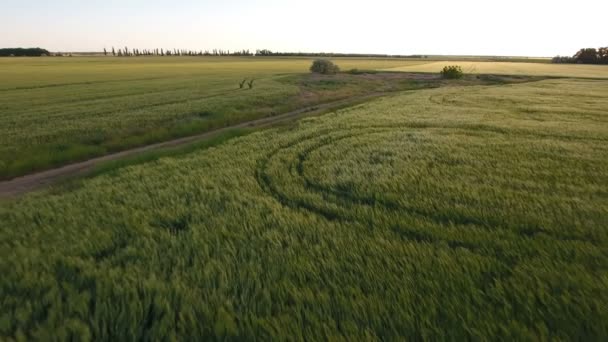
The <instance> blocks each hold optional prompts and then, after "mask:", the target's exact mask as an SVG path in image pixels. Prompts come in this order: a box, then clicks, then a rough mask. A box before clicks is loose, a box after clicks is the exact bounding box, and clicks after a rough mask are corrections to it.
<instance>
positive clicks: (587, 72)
mask: <svg viewBox="0 0 608 342" xmlns="http://www.w3.org/2000/svg"><path fill="white" fill-rule="evenodd" d="M448 65H459V66H461V67H462V69H463V71H464V72H465V73H467V74H502V75H527V76H553V77H579V78H608V67H607V66H605V65H583V64H551V63H525V62H521V63H520V62H477V61H449V62H448V61H434V62H431V63H425V64H417V65H407V66H401V67H396V68H390V69H388V70H391V71H409V72H432V73H437V72H439V71H441V69H443V67H445V66H448Z"/></svg>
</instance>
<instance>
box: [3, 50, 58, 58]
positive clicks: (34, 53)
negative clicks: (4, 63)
mask: <svg viewBox="0 0 608 342" xmlns="http://www.w3.org/2000/svg"><path fill="white" fill-rule="evenodd" d="M50 55H51V53H50V52H49V51H48V50H45V49H41V48H7V49H0V57H39V56H50Z"/></svg>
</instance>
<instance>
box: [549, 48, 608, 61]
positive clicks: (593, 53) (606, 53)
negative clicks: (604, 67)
mask: <svg viewBox="0 0 608 342" xmlns="http://www.w3.org/2000/svg"><path fill="white" fill-rule="evenodd" d="M551 61H552V62H553V63H578V64H608V47H601V48H598V49H594V48H586V49H580V50H578V52H577V53H575V54H574V56H572V57H570V56H556V57H553V59H552V60H551Z"/></svg>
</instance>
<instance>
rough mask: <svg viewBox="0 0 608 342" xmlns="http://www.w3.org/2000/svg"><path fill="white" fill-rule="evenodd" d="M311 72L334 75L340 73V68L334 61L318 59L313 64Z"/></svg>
mask: <svg viewBox="0 0 608 342" xmlns="http://www.w3.org/2000/svg"><path fill="white" fill-rule="evenodd" d="M310 71H311V72H314V73H318V74H324V75H333V74H335V73H338V72H339V71H340V68H339V67H338V66H337V65H335V64H334V63H333V62H332V61H330V60H327V59H317V60H315V61H314V62H312V65H311V66H310Z"/></svg>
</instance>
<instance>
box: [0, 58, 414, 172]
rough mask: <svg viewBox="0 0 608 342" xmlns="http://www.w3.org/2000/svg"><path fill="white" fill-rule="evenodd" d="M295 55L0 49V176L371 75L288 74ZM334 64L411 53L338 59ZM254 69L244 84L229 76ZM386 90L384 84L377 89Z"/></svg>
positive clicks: (296, 67)
mask: <svg viewBox="0 0 608 342" xmlns="http://www.w3.org/2000/svg"><path fill="white" fill-rule="evenodd" d="M310 61H311V60H310V59H298V58H263V59H254V58H235V57H230V58H221V57H210V58H188V57H178V58H170V57H165V58H154V57H146V58H136V57H132V58H102V57H74V58H4V59H0V75H1V78H2V84H1V85H0V178H11V177H14V176H18V175H22V174H25V173H28V172H32V171H36V170H41V169H47V168H52V167H54V166H58V165H62V164H65V163H69V162H73V161H77V160H82V159H86V158H90V157H93V156H98V155H103V154H106V153H110V152H114V151H119V150H123V149H125V148H129V147H133V146H139V145H145V144H149V143H152V142H158V141H164V140H169V139H172V138H175V137H180V136H187V135H191V134H195V133H200V132H204V131H207V130H210V129H214V128H218V127H224V126H227V125H231V124H234V123H238V122H242V121H246V120H251V119H255V118H259V117H265V116H271V115H275V114H278V113H282V112H285V111H288V110H293V109H297V108H300V107H304V106H308V105H314V104H317V103H322V102H326V101H330V100H335V99H340V98H344V97H348V96H352V95H356V94H361V93H363V92H366V91H369V90H370V89H372V88H373V89H379V90H383V89H382V85H381V84H378V83H374V82H371V83H370V82H365V81H363V82H360V81H354V80H350V81H349V80H342V81H340V82H338V83H335V82H334V83H332V81H331V80H330V81H328V82H325V81H324V80H317V82H316V83H315V82H314V81H313V82H308V83H306V84H303V83H302V82H298V79H297V75H302V74H306V73H307V72H308V67H309V66H310ZM336 62H337V63H339V64H340V66H341V67H342V68H344V69H352V68H358V69H386V68H392V67H398V66H405V65H410V64H417V63H422V62H420V61H407V60H390V59H385V60H383V59H357V58H350V59H342V60H341V59H339V60H337V61H336ZM245 78H247V79H255V81H254V85H253V88H252V89H248V88H249V87H248V86H247V85H246V84H245V85H244V87H243V89H241V88H239V83H240V82H241V81H242V80H243V79H245ZM384 90H386V89H384Z"/></svg>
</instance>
